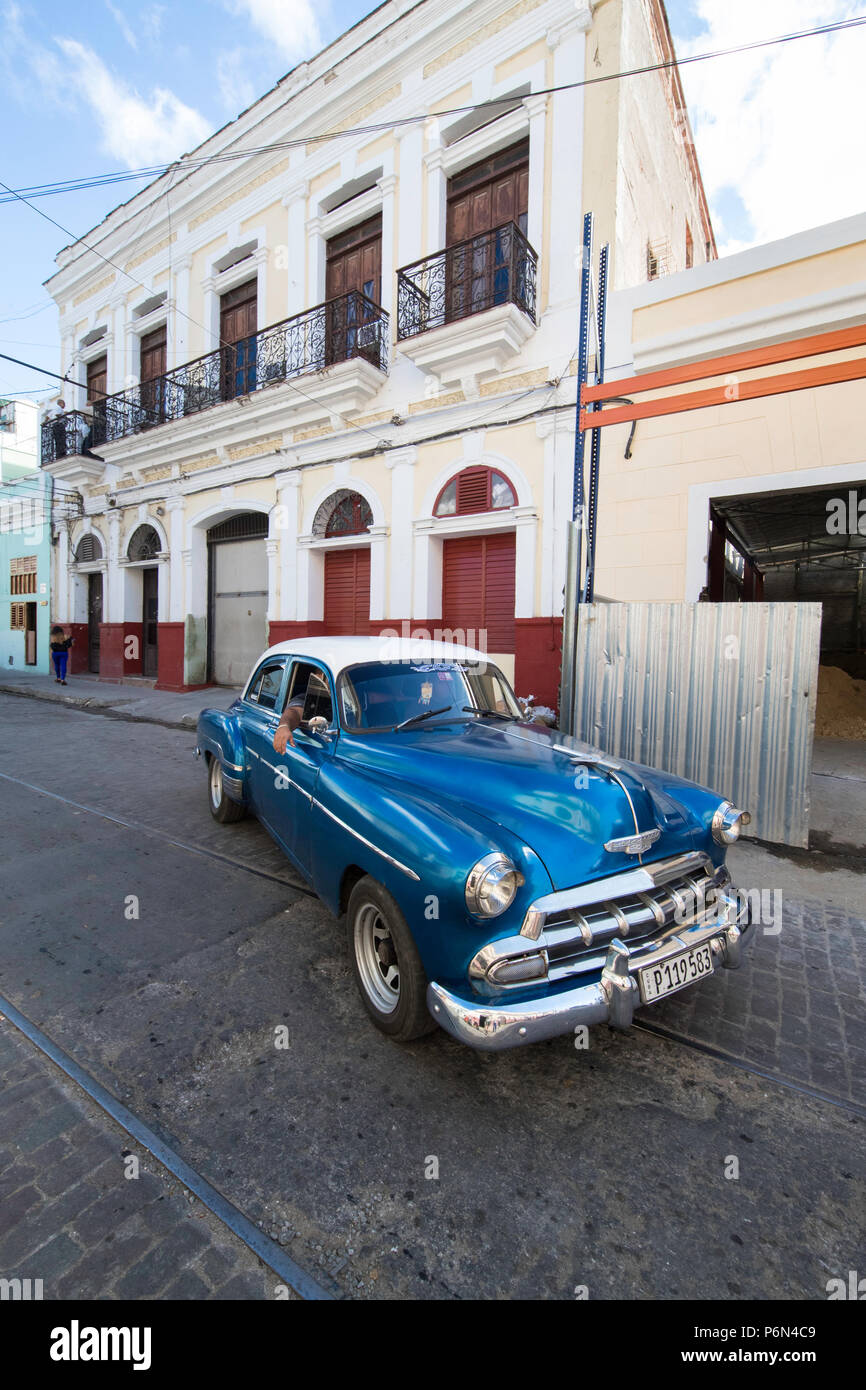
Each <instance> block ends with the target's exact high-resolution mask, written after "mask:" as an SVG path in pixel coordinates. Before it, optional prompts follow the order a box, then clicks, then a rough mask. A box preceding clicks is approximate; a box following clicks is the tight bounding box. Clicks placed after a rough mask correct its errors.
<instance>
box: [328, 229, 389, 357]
mask: <svg viewBox="0 0 866 1390" xmlns="http://www.w3.org/2000/svg"><path fill="white" fill-rule="evenodd" d="M351 290H357V291H358V293H359V294H362V295H364V299H363V300H360V299H355V298H349V299H346V298H345V296H347V295H349V293H350V291H351ZM381 296H382V217H381V214H379V215H377V216H376V217H370V218H368V220H367V221H366V222H361V223H359V224H358V226H357V227H350V228H349V230H348V231H347V232H341V233H340V235H339V236H336V237H332V238H331V240H330V241H329V242H328V251H327V269H326V274H325V298H326V299H327V301H328V309H327V315H328V320H327V338H326V347H325V354H326V361H328V362H344V361H346V360H347V358H349V357H355V356H358V355H361V356H365V357H369V358H370V360H371V361H375V362H376V363H378V360H379V350H378V340H377V339H376V338H375V334H374V333H373V331H372V330H370V331H369V332H365V326H366V325H368V324H374V323H375V321H376V319H377V317H378V315H377V314H376V313H375V310H374V307H373V306H374V305H375V306H378V304H379V302H380V299H381Z"/></svg>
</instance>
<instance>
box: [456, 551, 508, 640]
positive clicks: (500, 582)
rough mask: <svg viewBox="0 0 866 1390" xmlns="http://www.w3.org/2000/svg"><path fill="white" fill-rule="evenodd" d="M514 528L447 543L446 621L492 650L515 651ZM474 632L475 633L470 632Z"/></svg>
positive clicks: (466, 636)
mask: <svg viewBox="0 0 866 1390" xmlns="http://www.w3.org/2000/svg"><path fill="white" fill-rule="evenodd" d="M514 572H515V542H514V532H513V531H507V532H505V533H504V534H501V535H500V534H494V535H491V536H459V537H454V538H453V539H451V540H446V541H445V542H444V543H443V554H442V626H443V627H444V628H450V629H452V630H455V629H457V630H460V631H462V632H463V633H464V634H465V635H464V637H463V639H462V640H463V641H464V642H465V643H468V644H469V645H470V646H475V647H477V646H480V645H481V643H482V642H483V641H484V640H485V639H484V638H483V637H482V635H481V634H482V633H484V632H485V631H486V633H487V637H486V648H485V649H486V650H487V651H488V652H491V653H494V652H495V653H505V652H513V651H514ZM472 632H474V634H475V635H474V637H473V636H472V635H471V633H472Z"/></svg>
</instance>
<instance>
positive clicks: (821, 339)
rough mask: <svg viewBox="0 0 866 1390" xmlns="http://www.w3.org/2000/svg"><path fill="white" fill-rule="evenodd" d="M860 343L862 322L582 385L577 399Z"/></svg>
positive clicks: (864, 332) (864, 333)
mask: <svg viewBox="0 0 866 1390" xmlns="http://www.w3.org/2000/svg"><path fill="white" fill-rule="evenodd" d="M864 343H866V323H858V324H855V325H854V327H853V328H840V329H837V330H835V331H834V332H833V333H818V334H816V335H815V337H812V338H795V339H793V340H792V341H791V342H788V343H775V344H774V345H773V346H772V347H763V348H752V349H750V350H749V351H748V352H735V353H732V354H731V355H730V356H728V357H709V358H707V359H706V361H704V362H689V363H687V364H686V365H685V366H683V367H668V368H666V369H665V370H664V371H661V372H649V373H647V374H646V375H644V376H630V377H625V378H623V380H622V381H606V382H603V383H602V385H601V386H585V387H584V388H583V392H582V395H581V399H582V401H583V402H584V403H589V402H590V401H603V400H604V398H605V396H636V395H639V394H640V393H641V392H642V391H657V390H659V389H660V388H661V387H664V386H682V385H683V384H684V383H685V382H687V381H703V380H704V379H705V378H707V377H714V376H728V375H729V374H731V373H735V372H747V371H751V369H752V368H753V367H771V366H773V365H774V363H776V362H793V361H796V359H797V358H798V357H820V355H821V354H822V353H824V352H842V351H844V350H845V348H852V347H862V346H863V344H864Z"/></svg>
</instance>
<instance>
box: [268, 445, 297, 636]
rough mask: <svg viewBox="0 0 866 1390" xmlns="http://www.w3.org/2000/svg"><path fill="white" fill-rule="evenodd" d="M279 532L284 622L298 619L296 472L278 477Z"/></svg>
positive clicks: (279, 614)
mask: <svg viewBox="0 0 866 1390" xmlns="http://www.w3.org/2000/svg"><path fill="white" fill-rule="evenodd" d="M274 481H275V483H276V487H277V529H276V532H275V534H276V535H277V537H278V539H279V542H280V602H279V607H278V610H277V617H278V618H282V619H283V620H284V621H285V622H296V621H297V619H298V616H299V615H298V591H297V573H298V527H299V521H300V517H299V506H300V487H301V474H300V472H299V471H298V470H297V469H290V470H289V471H288V472H286V473H278V474H277V476H276V478H275V479H274Z"/></svg>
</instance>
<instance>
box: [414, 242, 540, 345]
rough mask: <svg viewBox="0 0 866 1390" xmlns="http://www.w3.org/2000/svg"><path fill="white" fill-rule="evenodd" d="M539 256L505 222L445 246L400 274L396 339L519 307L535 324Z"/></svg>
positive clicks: (415, 262)
mask: <svg viewBox="0 0 866 1390" xmlns="http://www.w3.org/2000/svg"><path fill="white" fill-rule="evenodd" d="M537 265H538V257H537V255H536V253H535V251H533V249H532V247H531V246H530V244H529V242H528V241H527V240H526V237H525V236H524V235H523V233H522V232H521V230H520V228H519V227H518V226H517V225H516V224H515V223H514V222H506V223H505V224H504V225H503V226H501V227H494V228H493V230H492V231H490V232H483V233H481V234H480V235H478V236H474V237H470V238H469V239H468V240H467V241H459V242H457V243H456V244H455V245H454V246H446V248H445V250H444V251H438V252H437V253H436V255H435V256H428V257H427V258H426V259H425V260H422V261H414V262H413V264H412V265H407V266H404V267H403V269H402V270H398V272H397V338H398V340H400V339H404V338H414V337H415V336H416V334H418V333H426V332H427V330H428V329H429V328H439V327H440V326H441V325H442V324H445V323H453V322H454V321H455V320H457V319H465V318H468V316H469V315H470V314H480V313H482V312H483V311H484V310H485V309H492V308H493V307H494V306H495V305H497V304H516V305H517V307H518V309H522V310H523V312H524V313H525V314H527V315H528V316H529V318H530V319H531V320H532V322H533V323H535V322H536V321H537V320H536V317H535V306H536V300H535V285H536V270H537Z"/></svg>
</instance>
